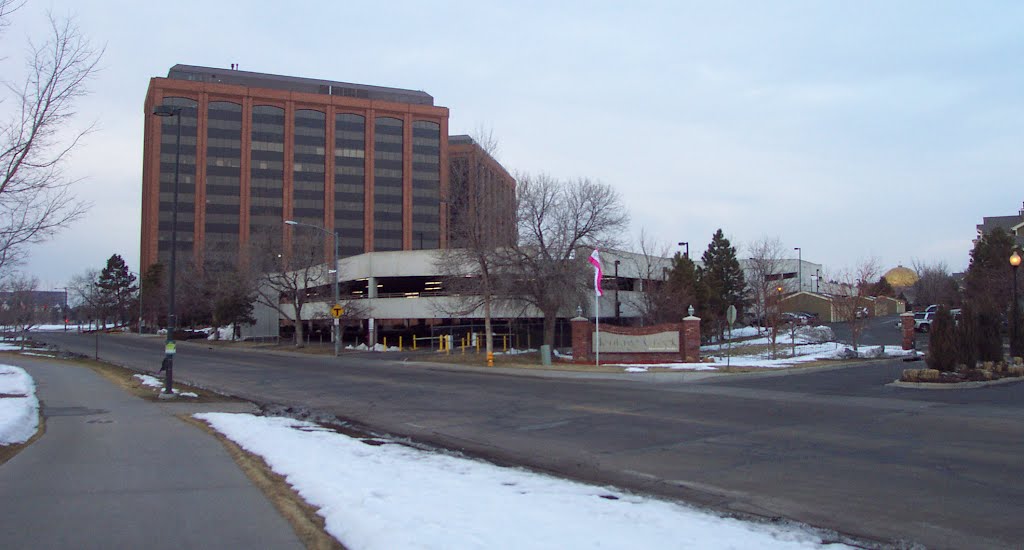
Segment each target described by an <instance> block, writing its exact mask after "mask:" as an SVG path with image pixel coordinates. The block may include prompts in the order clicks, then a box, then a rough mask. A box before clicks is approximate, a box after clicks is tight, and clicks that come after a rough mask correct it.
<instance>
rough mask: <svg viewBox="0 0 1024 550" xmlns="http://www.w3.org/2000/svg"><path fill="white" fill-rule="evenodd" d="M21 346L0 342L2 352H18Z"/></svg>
mask: <svg viewBox="0 0 1024 550" xmlns="http://www.w3.org/2000/svg"><path fill="white" fill-rule="evenodd" d="M20 349H21V346H20V345H18V344H12V343H10V342H0V351H18V350H20Z"/></svg>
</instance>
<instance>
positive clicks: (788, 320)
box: [779, 311, 808, 325]
mask: <svg viewBox="0 0 1024 550" xmlns="http://www.w3.org/2000/svg"><path fill="white" fill-rule="evenodd" d="M779 322H780V323H782V324H784V325H789V324H794V325H806V324H807V322H808V318H807V317H805V316H803V315H801V314H800V312H799V311H785V312H783V313H782V314H781V315H779Z"/></svg>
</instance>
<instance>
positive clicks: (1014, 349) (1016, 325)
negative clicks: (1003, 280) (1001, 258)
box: [1010, 250, 1024, 357]
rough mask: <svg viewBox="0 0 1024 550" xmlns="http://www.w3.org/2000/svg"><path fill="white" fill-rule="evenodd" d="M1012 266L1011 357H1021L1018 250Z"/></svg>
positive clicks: (1013, 256)
mask: <svg viewBox="0 0 1024 550" xmlns="http://www.w3.org/2000/svg"><path fill="white" fill-rule="evenodd" d="M1010 266H1012V267H1013V333H1012V334H1010V356H1011V357H1019V356H1020V355H1021V352H1022V351H1024V350H1020V349H1018V345H1017V344H1018V343H1019V340H1020V338H1018V337H1017V335H1018V334H1019V332H1018V331H1019V330H1020V318H1019V316H1020V313H1018V312H1017V310H1018V309H1020V302H1019V301H1018V299H1017V268H1019V267H1020V254H1018V253H1017V251H1016V250H1014V251H1013V254H1010Z"/></svg>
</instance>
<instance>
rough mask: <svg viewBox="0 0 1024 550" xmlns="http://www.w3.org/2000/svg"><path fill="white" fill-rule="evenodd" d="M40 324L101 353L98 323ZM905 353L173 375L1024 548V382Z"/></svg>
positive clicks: (852, 522)
mask: <svg viewBox="0 0 1024 550" xmlns="http://www.w3.org/2000/svg"><path fill="white" fill-rule="evenodd" d="M893 330H895V329H893ZM40 338H41V339H43V340H46V341H49V342H51V343H54V344H58V345H60V346H62V347H63V348H65V349H68V350H70V351H77V352H80V353H87V354H89V355H92V353H93V346H94V340H93V339H92V337H91V336H84V335H76V334H63V333H55V334H45V335H40ZM99 350H100V353H99V355H100V357H101V358H102V359H106V360H109V361H112V362H115V363H119V364H124V365H128V366H132V367H135V368H140V369H146V370H150V371H155V370H156V369H157V368H158V367H159V361H160V358H161V353H162V342H161V341H160V340H159V339H157V338H154V337H138V336H132V335H115V336H102V337H100V342H99ZM377 357H379V356H377ZM905 366H907V365H906V364H904V363H902V362H900V361H892V362H888V363H873V364H870V365H866V366H857V367H851V368H843V369H837V370H828V371H824V372H822V371H816V372H810V373H805V374H798V375H788V376H734V375H730V376H725V377H717V378H712V379H708V380H702V381H700V382H692V381H690V382H687V381H685V380H683V377H680V376H651V375H639V376H621V377H618V378H617V379H607V378H600V377H597V378H592V377H587V376H585V375H563V374H553V375H542V374H528V375H524V374H521V373H520V374H512V373H508V372H504V371H501V370H500V369H490V370H487V369H466V368H451V367H445V366H441V365H431V364H426V363H413V362H394V361H388V360H380V359H375V360H369V359H368V358H367V356H366V355H359V354H353V355H348V356H345V357H343V358H341V359H335V358H333V357H308V356H301V355H295V354H264V353H258V352H252V351H239V350H235V349H233V348H225V347H213V348H211V347H208V346H206V345H204V344H197V343H180V344H179V346H178V356H177V359H176V363H175V373H176V376H177V377H178V379H180V380H183V381H190V382H193V383H196V384H199V385H202V386H205V387H209V388H213V389H220V390H222V391H227V392H228V393H232V394H234V395H239V396H242V397H246V398H249V399H253V400H256V401H258V402H261V403H276V404H282V405H288V406H296V407H308V408H310V409H313V410H315V411H320V412H324V413H327V414H330V415H334V416H336V417H338V418H340V419H345V420H348V421H351V422H353V423H356V424H359V425H362V426H365V427H369V428H371V429H374V430H379V431H383V432H387V433H390V434H394V435H400V436H407V437H410V438H413V439H415V440H418V441H422V442H426V443H430V444H433V445H438V446H441V447H446V448H451V449H457V450H462V451H464V452H467V453H469V454H473V455H479V456H484V457H487V458H490V459H491V460H494V461H496V462H499V463H508V464H520V465H525V466H528V467H532V468H535V469H539V470H544V471H550V472H553V473H556V474H559V475H562V476H567V477H572V478H577V479H582V480H588V481H595V482H599V483H610V484H615V485H618V486H622V487H625V488H630V489H634V490H637V491H641V492H646V493H653V494H659V495H664V496H668V497H671V498H680V499H685V500H688V501H691V502H694V503H697V504H700V505H706V506H710V507H714V508H716V509H719V510H725V511H736V512H740V513H751V514H757V515H761V516H767V517H784V518H790V519H794V520H798V521H802V522H806V523H809V524H812V525H816V526H820V527H825V528H829V529H835V530H837V531H839V532H842V533H845V534H849V535H853V536H856V537H862V538H866V539H871V540H877V541H886V542H910V543H920V544H924V545H926V546H928V547H930V548H1005V547H1012V546H1015V545H1018V544H1019V542H1020V541H1021V540H1024V523H1021V522H1020V521H1019V516H1020V510H1021V507H1020V503H1021V502H1024V461H1021V460H1020V457H1021V456H1024V424H1022V423H1021V422H1020V417H1021V414H1022V412H1024V410H1022V409H1024V406H1022V403H1024V384H1011V385H1003V386H995V387H989V388H984V389H975V390H952V391H950V390H942V391H938V390H936V391H923V390H909V389H900V388H891V387H886V386H885V384H886V383H887V382H890V381H892V380H893V379H895V378H896V377H897V376H898V373H899V371H900V370H901V369H902V368H904V367H905Z"/></svg>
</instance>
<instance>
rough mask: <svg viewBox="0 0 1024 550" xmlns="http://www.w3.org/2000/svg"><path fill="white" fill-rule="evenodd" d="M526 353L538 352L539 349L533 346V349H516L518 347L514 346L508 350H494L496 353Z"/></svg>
mask: <svg viewBox="0 0 1024 550" xmlns="http://www.w3.org/2000/svg"><path fill="white" fill-rule="evenodd" d="M524 353H537V350H535V349H532V348H531V349H516V348H512V349H510V350H508V351H496V352H494V355H521V354H524Z"/></svg>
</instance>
